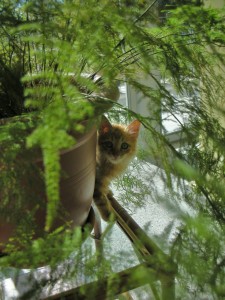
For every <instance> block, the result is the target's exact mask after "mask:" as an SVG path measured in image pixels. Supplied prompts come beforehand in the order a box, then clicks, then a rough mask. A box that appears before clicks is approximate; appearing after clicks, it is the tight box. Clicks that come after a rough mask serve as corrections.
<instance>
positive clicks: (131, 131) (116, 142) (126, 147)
mask: <svg viewBox="0 0 225 300" xmlns="http://www.w3.org/2000/svg"><path fill="white" fill-rule="evenodd" d="M139 127H140V122H139V121H138V120H135V121H133V122H132V123H131V124H130V125H128V126H123V125H119V124H111V123H110V122H109V121H108V120H107V119H106V118H104V119H103V121H102V123H101V125H100V128H99V137H98V146H99V151H100V153H101V155H104V158H105V159H107V160H108V161H109V162H111V163H113V164H118V163H121V162H122V161H123V160H127V159H128V160H129V159H131V158H132V157H133V156H134V154H135V151H136V143H137V137H138V133H139Z"/></svg>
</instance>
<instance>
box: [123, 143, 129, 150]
mask: <svg viewBox="0 0 225 300" xmlns="http://www.w3.org/2000/svg"><path fill="white" fill-rule="evenodd" d="M128 147H129V145H128V144H127V143H122V144H121V149H123V150H126V149H128Z"/></svg>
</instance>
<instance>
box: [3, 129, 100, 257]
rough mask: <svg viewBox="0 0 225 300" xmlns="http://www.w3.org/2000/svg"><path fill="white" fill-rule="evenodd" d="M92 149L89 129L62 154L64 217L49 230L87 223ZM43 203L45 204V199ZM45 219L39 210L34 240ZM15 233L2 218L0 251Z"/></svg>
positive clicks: (93, 141)
mask: <svg viewBox="0 0 225 300" xmlns="http://www.w3.org/2000/svg"><path fill="white" fill-rule="evenodd" d="M95 149H96V128H91V129H90V130H89V131H88V132H87V133H85V134H83V135H82V136H81V137H80V138H79V139H78V140H77V143H76V145H75V146H74V147H72V148H70V149H67V150H65V151H62V152H61V155H60V162H61V168H62V172H63V174H64V176H63V177H62V179H61V181H60V194H61V203H60V211H61V212H63V213H62V214H61V215H60V216H59V217H58V218H57V219H56V220H55V223H54V225H53V228H52V229H55V228H56V227H58V226H60V225H63V224H66V223H69V224H70V226H72V227H74V226H82V225H84V224H85V222H86V221H87V218H88V216H89V213H90V209H91V204H92V199H93V198H92V197H93V192H94V184H95V161H96V156H95V155H96V154H95ZM41 165H42V163H40V167H41ZM40 193H41V194H43V195H44V194H45V192H44V191H40ZM33 197H35V195H33ZM44 202H45V203H46V199H45V200H44ZM26 210H27V208H26ZM26 210H24V213H26V212H25V211H26ZM45 217H46V209H45V205H44V206H40V208H39V209H38V210H37V212H36V214H35V220H36V222H37V225H38V233H37V234H36V236H39V235H40V234H41V232H42V233H43V232H44V226H45ZM15 229H16V224H11V223H8V222H7V221H6V220H3V219H2V218H1V220H0V251H3V249H4V244H5V243H7V241H8V240H9V238H10V237H11V236H13V234H14V232H15Z"/></svg>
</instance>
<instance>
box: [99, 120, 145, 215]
mask: <svg viewBox="0 0 225 300" xmlns="http://www.w3.org/2000/svg"><path fill="white" fill-rule="evenodd" d="M140 125H141V123H140V122H139V121H138V120H135V121H133V122H132V123H130V124H129V125H128V126H125V125H121V124H111V123H110V122H109V120H108V119H107V118H106V117H105V116H103V118H102V121H101V124H100V126H99V130H98V140H97V148H96V152H97V153H96V180H95V191H94V202H95V205H96V206H97V208H98V210H99V212H100V215H101V217H102V218H103V220H105V221H108V220H109V217H110V214H111V212H110V197H112V195H113V194H112V192H111V190H110V188H109V185H110V183H111V181H112V180H113V179H114V178H116V177H117V176H119V175H120V174H121V173H123V172H124V171H125V170H126V168H127V166H128V164H129V163H130V161H131V160H132V158H133V157H134V155H135V153H136V145H137V138H138V134H139V128H140Z"/></svg>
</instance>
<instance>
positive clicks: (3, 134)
mask: <svg viewBox="0 0 225 300" xmlns="http://www.w3.org/2000/svg"><path fill="white" fill-rule="evenodd" d="M221 2H222V1H221ZM201 4H202V1H125V0H124V1H123V0H122V1H117V0H113V1H105V0H99V1H97V2H96V1H94V0H88V1H77V0H73V1H57V0H50V1H44V0H38V1H35V0H33V1H32V0H26V1H24V0H23V1H22V0H21V1H19V0H18V1H16V0H10V1H1V3H0V118H5V120H4V121H2V120H0V195H1V210H0V214H1V216H4V217H5V216H7V218H9V219H13V220H14V221H15V222H17V221H18V222H19V226H18V232H17V233H18V235H17V237H14V240H13V241H12V243H11V245H8V248H7V249H8V251H9V252H10V251H11V252H12V256H9V257H8V258H7V259H6V258H5V259H4V260H2V264H3V262H4V264H5V265H6V264H8V263H11V262H12V261H15V260H17V259H18V264H19V265H23V264H24V263H27V261H30V262H31V257H32V258H33V261H32V262H33V265H34V266H37V265H38V264H39V262H40V261H41V262H43V255H44V256H46V257H47V256H52V253H53V252H52V248H53V246H52V245H54V247H56V248H54V259H53V260H52V261H51V264H52V265H54V266H55V265H56V264H57V261H60V260H63V259H65V258H66V257H67V255H68V253H70V251H71V250H72V247H75V248H78V249H79V248H80V245H81V243H82V242H83V241H82V240H81V238H80V237H81V234H80V232H78V231H77V232H76V233H72V232H68V231H65V235H64V236H62V235H58V231H56V232H54V233H52V234H48V233H46V232H42V238H40V239H38V240H37V241H35V242H33V241H32V238H33V236H34V231H33V227H32V226H31V225H32V224H33V225H35V222H34V214H35V209H36V208H37V207H39V206H41V205H45V204H43V203H42V201H43V197H42V195H39V193H38V191H39V188H38V186H39V185H42V187H43V186H44V188H43V189H45V190H46V194H47V197H48V202H47V203H48V204H47V216H46V228H45V229H46V231H48V230H49V229H50V228H51V224H52V222H53V220H54V218H55V215H56V212H57V210H58V207H59V205H60V204H59V186H58V185H59V180H60V164H59V151H60V150H61V149H63V148H65V147H69V146H71V145H73V144H74V143H75V142H76V140H75V138H74V134H71V133H72V132H73V133H74V132H79V133H80V132H83V131H84V130H85V129H84V127H83V126H82V125H81V124H82V123H81V122H82V121H83V120H84V119H89V120H90V123H91V124H93V122H95V121H96V120H97V119H98V117H99V115H101V114H102V113H103V112H104V111H106V110H108V109H109V108H111V107H112V106H113V101H112V100H115V99H114V98H113V97H110V95H111V93H112V91H113V90H114V87H115V86H116V85H117V82H118V81H126V82H127V83H128V84H129V85H130V86H132V87H133V88H134V89H135V90H136V91H138V92H139V93H140V94H141V95H142V96H143V99H145V100H143V101H148V102H149V103H148V104H147V105H146V107H148V108H149V111H150V114H149V115H150V116H147V117H146V115H147V114H146V115H145V116H142V115H138V114H136V113H135V112H132V111H129V110H128V109H126V108H123V107H121V105H118V104H115V105H114V107H113V108H112V109H111V111H110V112H109V114H110V115H111V117H112V118H113V117H114V118H115V119H116V120H120V119H121V118H122V117H123V118H124V119H126V117H127V116H129V117H136V118H139V119H140V121H141V122H142V124H143V127H144V128H145V133H146V136H147V137H146V140H145V145H146V146H145V148H144V149H142V151H141V152H140V153H141V154H140V158H141V159H146V158H147V159H150V160H151V161H152V160H153V161H154V162H155V163H157V164H158V165H159V166H161V167H162V168H163V170H164V171H163V180H164V186H163V188H164V189H165V190H166V191H167V192H168V193H170V195H171V196H170V197H168V198H166V197H164V198H165V199H163V196H162V195H158V191H157V186H155V181H154V180H153V178H152V176H153V175H152V172H149V173H148V172H146V173H145V175H146V176H145V178H142V177H140V178H137V177H135V173H134V175H133V174H132V173H127V174H125V175H124V177H123V178H122V179H121V180H119V181H118V182H117V184H118V185H119V186H120V188H121V189H122V190H123V194H122V195H123V197H121V198H124V205H125V206H128V208H129V209H130V208H131V205H130V202H132V209H133V207H136V206H144V204H145V201H146V198H147V196H151V197H152V198H151V199H153V200H155V201H156V200H157V201H158V202H160V203H161V204H162V205H165V206H166V207H169V208H170V210H173V212H174V214H175V215H176V216H178V217H179V221H180V227H179V228H177V235H176V238H174V239H173V240H172V241H171V242H170V243H166V242H165V241H164V240H163V241H162V242H160V243H159V244H160V245H161V246H162V247H164V248H165V249H164V250H165V251H166V253H168V254H169V255H170V256H171V258H173V260H174V261H175V262H176V263H177V265H178V273H177V279H178V288H177V290H178V295H179V296H180V297H181V299H189V298H188V297H189V294H190V299H194V297H195V298H196V299H199V298H198V296H199V295H204V294H206V295H212V297H214V298H215V299H222V297H224V280H225V278H224V277H225V271H224V236H225V227H224V224H225V223H224V221H225V220H224V219H225V189H224V172H225V168H224V157H225V150H224V149H225V148H224V138H225V131H224V114H225V106H224V95H225V85H224V67H225V66H224V55H225V54H224V46H225V25H224V24H225V23H224V9H212V8H206V7H204V6H202V5H201ZM159 9H162V11H159ZM162 16H163V18H164V20H163V22H161V21H160V22H159V17H162ZM160 20H161V19H160ZM156 23H157V24H158V26H149V24H156ZM140 74H144V75H146V76H149V78H150V79H151V80H152V81H153V82H154V87H149V86H148V85H145V84H144V83H142V82H140V80H139V79H140ZM98 77H100V79H99V78H98ZM166 80H167V81H168V82H170V84H171V85H172V86H173V89H174V90H175V91H176V93H177V96H176V95H174V94H173V93H171V91H170V90H169V89H167V87H166V86H165V85H164V83H163V81H166ZM187 95H188V96H189V101H186V97H187ZM146 99H147V100H146ZM162 110H163V111H164V112H167V113H169V114H170V115H175V114H176V113H182V114H188V116H189V117H188V122H187V123H186V124H180V127H181V132H182V133H183V134H185V137H186V141H187V144H186V145H185V146H184V145H183V147H180V148H179V147H178V148H175V147H174V146H173V145H172V144H171V142H170V140H169V138H168V135H167V131H166V128H163V126H162V124H161V112H162ZM15 116H19V117H15ZM8 117H14V118H12V119H9V120H7V121H6V119H7V118H8ZM178 121H179V120H178ZM5 123H7V126H6V124H5ZM40 153H42V156H43V161H44V169H45V170H44V172H43V171H40V169H38V168H37V167H36V165H35V164H33V163H30V162H28V160H27V159H28V158H29V159H31V161H32V160H34V159H35V157H36V155H37V157H38V156H40ZM149 156H150V157H149ZM24 158H25V159H24ZM135 167H136V169H137V170H138V172H139V171H140V169H141V167H140V165H139V162H137V165H136V166H135V165H134V166H133V168H134V169H135ZM34 173H35V174H36V175H37V178H34V179H32V178H33V177H32V176H31V174H34ZM25 175H28V177H27V178H28V179H26V180H27V182H26V183H25V182H24V178H25ZM37 183H38V184H37ZM22 186H27V189H28V190H25V189H22V188H21V187H22ZM178 190H179V192H178ZM31 194H32V195H33V194H35V198H34V197H31ZM130 197H132V201H130V202H129V198H130ZM15 199H16V200H15ZM29 201H33V202H34V203H35V205H34V210H33V211H30V212H29V213H27V216H26V218H21V210H19V209H21V208H22V209H24V210H25V211H26V212H27V211H28V208H27V206H26V205H27V203H29ZM181 201H183V202H185V203H186V204H187V205H188V206H189V207H190V208H191V212H192V213H190V214H188V213H186V212H184V211H182V209H180V208H179V205H180V202H181ZM17 208H18V210H17ZM18 211H20V212H19V213H18ZM171 224H173V223H171ZM24 228H26V230H24ZM171 228H172V225H171V226H170V225H169V226H168V227H167V228H166V229H165V231H164V233H162V234H161V235H160V236H159V237H158V238H159V239H160V238H161V239H165V236H169V234H170V230H171ZM27 229H30V230H27ZM60 230H61V229H59V231H60ZM60 232H61V231H60ZM20 237H21V238H20ZM43 245H44V246H43ZM57 245H60V247H58V246H57ZM17 247H18V249H19V248H20V249H21V247H22V249H25V248H26V249H27V252H26V254H25V255H23V254H24V253H23V252H21V251H18V252H17V253H15V252H14V250H15V249H17ZM43 247H45V251H44V253H42V250H41V249H42V248H43ZM58 250H61V252H60V251H59V253H58V252H57V251H58ZM88 250H90V249H88ZM24 251H25V250H24ZM109 252H110V251H109ZM34 253H35V256H33V255H34ZM58 254H59V255H58ZM85 254H87V255H86V257H88V258H90V261H88V265H89V271H90V269H91V268H92V267H93V266H95V268H96V272H97V273H98V271H99V272H100V273H99V274H100V275H99V276H102V273H101V272H102V269H104V266H107V270H108V272H109V273H110V270H109V266H108V262H107V261H106V262H105V265H104V264H103V265H102V266H100V267H99V269H98V268H97V267H96V257H94V258H93V257H91V251H90V252H88V251H87V252H85ZM79 255H81V254H79ZM79 255H78V256H77V260H75V265H76V264H77V265H78V264H79V259H78V258H80V256H79ZM89 255H90V257H89ZM121 255H122V257H120V258H119V259H122V260H123V259H124V254H121ZM80 267H81V266H80ZM97 269H98V270H97ZM75 273H76V271H74V270H72V272H68V274H66V276H67V275H68V276H74V274H75ZM89 275H90V274H89ZM138 275H140V274H137V276H138ZM142 275H143V274H142ZM66 276H65V277H66ZM141 277H142V276H140V278H141ZM109 286H110V283H109ZM113 288H115V287H113ZM152 289H153V291H154V287H152ZM109 295H110V291H109ZM155 295H156V298H157V292H156V289H155Z"/></svg>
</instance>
